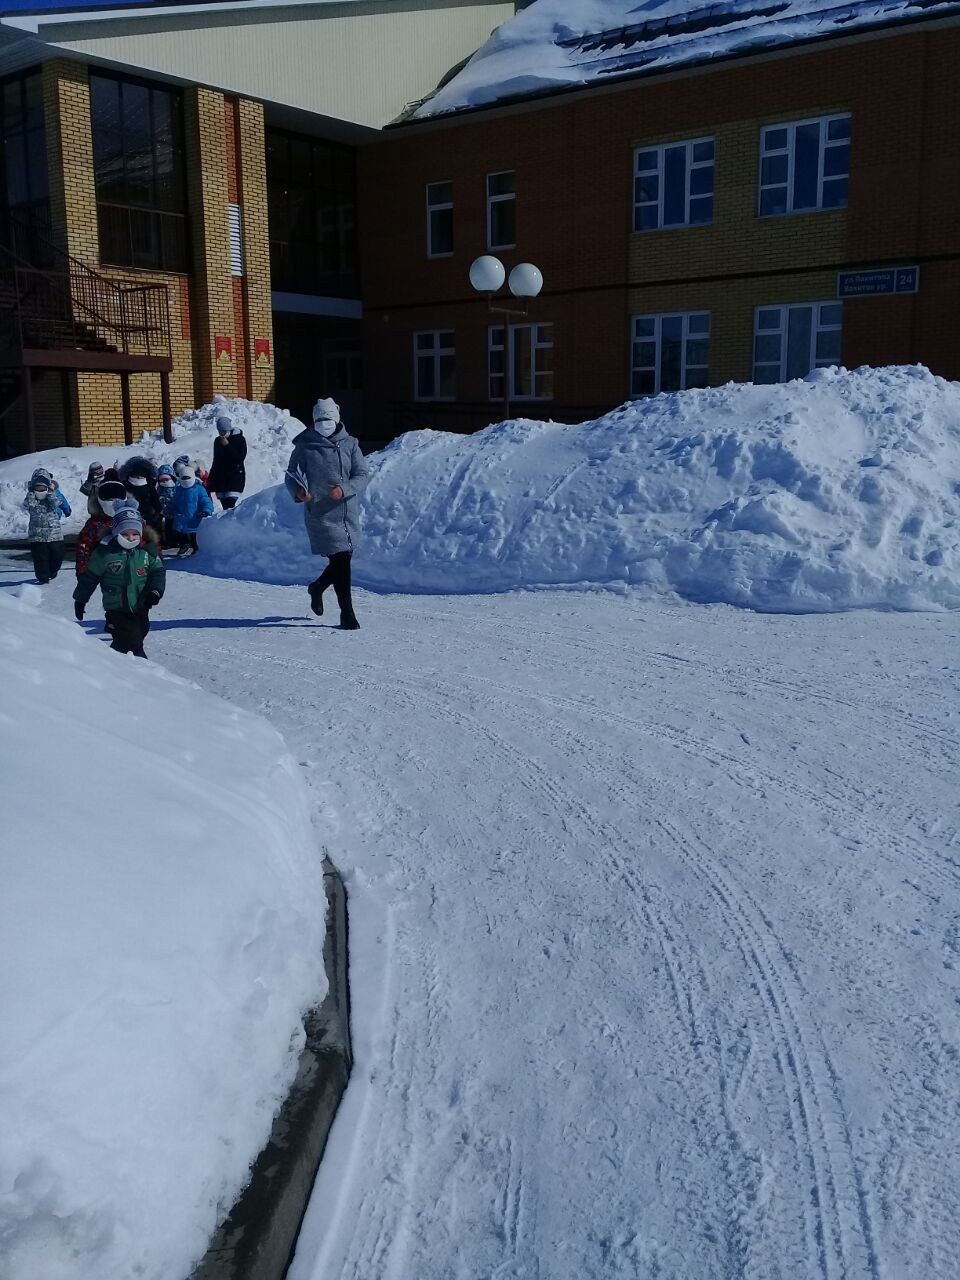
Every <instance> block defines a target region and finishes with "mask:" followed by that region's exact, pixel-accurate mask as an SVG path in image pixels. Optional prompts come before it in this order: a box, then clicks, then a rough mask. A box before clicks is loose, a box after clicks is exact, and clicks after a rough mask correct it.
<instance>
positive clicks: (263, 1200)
mask: <svg viewBox="0 0 960 1280" xmlns="http://www.w3.org/2000/svg"><path fill="white" fill-rule="evenodd" d="M323 882H324V887H325V888H326V893H327V904H328V917H327V935H326V939H325V942H324V947H323V963H324V968H325V969H326V972H327V982H328V984H329V990H328V992H327V996H326V999H325V1000H324V1002H323V1004H322V1005H321V1006H320V1007H319V1008H318V1009H313V1010H311V1011H310V1013H309V1014H307V1016H306V1017H305V1018H304V1028H305V1030H306V1033H307V1042H306V1044H305V1045H304V1048H303V1051H302V1053H301V1054H300V1061H299V1064H298V1067H297V1075H296V1078H295V1080H294V1082H293V1085H292V1087H291V1089H290V1093H289V1094H288V1095H287V1099H286V1101H285V1102H284V1104H283V1106H282V1107H281V1108H280V1111H279V1113H278V1114H277V1117H276V1119H275V1120H274V1122H273V1131H272V1133H271V1134H270V1141H269V1142H268V1143H267V1145H266V1146H265V1147H264V1149H263V1150H262V1151H261V1152H260V1155H259V1156H258V1157H257V1160H256V1163H255V1164H254V1166H253V1171H252V1173H251V1177H250V1182H249V1184H248V1186H247V1188H246V1190H245V1191H244V1192H243V1193H242V1194H241V1196H240V1199H239V1200H238V1201H237V1203H236V1204H235V1205H234V1206H233V1209H232V1210H231V1211H230V1216H229V1217H228V1218H227V1219H226V1221H225V1222H224V1223H223V1225H222V1226H221V1227H220V1229H219V1231H218V1232H217V1233H216V1235H215V1236H214V1238H213V1240H212V1241H211V1242H210V1247H209V1249H208V1250H207V1253H206V1256H205V1257H204V1258H203V1260H202V1261H201V1262H200V1264H199V1265H198V1266H197V1268H196V1270H195V1271H194V1272H193V1274H192V1276H191V1277H190V1280H282V1278H283V1276H284V1275H286V1272H287V1268H288V1266H289V1265H290V1262H291V1260H292V1258H293V1253H294V1249H295V1247H296V1243H297V1236H298V1235H299V1232H300V1224H301V1223H302V1221H303V1215H304V1213H305V1212H306V1208H307V1203H308V1201H309V1199H310V1194H311V1192H312V1190H313V1183H314V1179H315V1178H316V1176H317V1169H318V1168H319V1165H320V1158H321V1156H322V1155H323V1149H324V1146H325V1145H326V1141H327V1135H328V1134H329V1132H330V1126H331V1125H332V1124H333V1118H334V1116H335V1115H336V1113H337V1107H338V1106H339V1104H340V1099H341V1097H342V1096H343V1091H344V1089H345V1088H346V1086H347V1080H348V1078H349V1075H350V1068H351V1067H352V1065H353V1057H352V1054H351V1049H350V1003H349V992H348V988H347V897H346V891H345V890H344V887H343V881H342V880H341V879H340V875H339V873H338V871H337V870H336V868H335V867H334V865H333V863H332V862H330V861H329V859H324V864H323Z"/></svg>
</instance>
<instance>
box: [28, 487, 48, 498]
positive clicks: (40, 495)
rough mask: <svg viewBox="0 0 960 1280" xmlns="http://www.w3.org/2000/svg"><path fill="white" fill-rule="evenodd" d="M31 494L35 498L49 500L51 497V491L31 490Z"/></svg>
mask: <svg viewBox="0 0 960 1280" xmlns="http://www.w3.org/2000/svg"><path fill="white" fill-rule="evenodd" d="M30 492H31V493H32V494H33V496H34V497H35V498H49V497H50V490H49V489H31V490H30Z"/></svg>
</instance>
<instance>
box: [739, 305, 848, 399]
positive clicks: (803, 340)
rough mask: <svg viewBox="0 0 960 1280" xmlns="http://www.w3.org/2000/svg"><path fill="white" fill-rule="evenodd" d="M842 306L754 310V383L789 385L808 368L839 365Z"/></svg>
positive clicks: (801, 376) (807, 371)
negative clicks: (785, 383) (784, 383)
mask: <svg viewBox="0 0 960 1280" xmlns="http://www.w3.org/2000/svg"><path fill="white" fill-rule="evenodd" d="M842 339H843V304H842V303H840V302H812V303H803V304H802V305H800V306H793V307H757V310H756V314H755V320H754V338H753V380H754V382H789V381H790V380H791V379H793V378H803V377H805V375H806V374H808V373H809V372H810V370H811V369H822V368H825V367H826V366H828V365H831V364H839V363H840V349H841V343H842Z"/></svg>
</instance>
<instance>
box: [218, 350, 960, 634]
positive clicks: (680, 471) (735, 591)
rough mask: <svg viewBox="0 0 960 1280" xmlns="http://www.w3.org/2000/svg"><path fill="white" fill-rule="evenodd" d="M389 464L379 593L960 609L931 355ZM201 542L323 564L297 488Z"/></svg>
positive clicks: (957, 490) (370, 500)
mask: <svg viewBox="0 0 960 1280" xmlns="http://www.w3.org/2000/svg"><path fill="white" fill-rule="evenodd" d="M374 466H375V467H376V468H377V471H376V474H375V475H374V478H373V480H372V481H371V483H370V486H369V488H368V490H367V492H366V494H365V496H364V501H363V506H364V539H365V541H364V545H363V546H362V548H361V550H360V553H359V555H358V557H357V562H356V565H355V570H354V572H355V576H356V577H357V578H358V580H359V581H361V582H363V583H364V584H365V585H367V586H369V587H372V588H374V589H376V590H382V591H412V592H421V591H428V592H464V593H475V592H486V591H505V590H509V589H511V588H514V587H526V586H538V585H543V584H551V585H581V584H584V583H588V584H589V583H594V584H595V583H602V584H606V585H607V586H609V587H612V588H614V589H617V590H621V591H622V590H623V589H624V588H625V587H626V586H627V585H630V586H632V587H635V588H640V589H642V590H643V591H644V592H647V593H656V594H661V595H663V594H666V595H670V594H672V593H677V594H678V595H681V596H683V597H685V598H686V599H692V600H699V601H710V602H725V603H728V604H737V605H748V606H750V607H753V608H757V609H764V610H788V611H794V610H797V611H808V610H809V611H814V610H824V611H830V610H835V609H851V608H864V607H874V608H894V609H933V608H956V607H958V606H960V384H957V383H954V382H947V381H945V380H944V379H942V378H936V377H934V376H933V375H932V374H931V373H929V372H928V371H927V370H926V369H923V368H919V367H912V368H884V369H862V370H858V371H856V372H853V373H847V372H842V371H841V372H838V371H837V370H834V369H821V370H816V371H815V372H814V373H812V374H810V375H809V376H808V377H807V378H806V379H804V380H802V381H796V382H791V383H788V384H787V385H785V386H750V385H736V384H730V385H729V386H726V387H713V388H710V389H708V390H704V391H684V392H680V393H679V394H669V395H660V396H656V397H654V398H652V399H649V400H641V401H637V402H635V403H632V404H627V405H623V406H622V407H621V408H619V409H617V410H615V411H614V412H613V413H609V414H607V415H606V416H604V417H602V418H598V419H597V420H596V421H595V422H586V423H582V424H579V425H577V426H563V425H561V424H559V423H553V422H531V421H526V420H523V419H521V420H519V421H516V422H505V423H501V424H499V425H497V426H493V427H488V428H487V429H486V430H485V431H481V432H479V433H477V434H476V435H472V436H462V435H455V434H451V433H447V432H437V431H416V432H410V433H409V434H407V435H405V436H403V437H401V438H400V439H399V440H397V441H395V442H394V443H393V444H392V445H391V446H390V447H389V448H387V449H385V450H384V451H383V452H382V453H379V454H378V455H376V457H375V459H374ZM201 545H202V546H203V549H204V567H205V570H206V571H207V572H210V571H213V572H215V573H218V574H222V575H224V576H228V577H237V578H254V579H258V580H262V581H268V582H279V583H284V582H305V581H307V580H308V577H313V576H315V574H316V572H317V570H316V567H315V565H314V564H313V563H312V561H311V557H310V555H309V553H308V548H307V544H306V540H305V538H304V534H303V512H302V509H301V508H299V507H297V506H296V505H295V504H294V503H293V502H291V500H290V498H289V496H288V494H287V492H286V490H285V489H284V488H283V487H282V486H281V487H279V488H277V489H268V490H265V491H264V492H262V493H260V494H257V495H255V496H253V497H252V498H250V499H248V501H247V502H245V503H244V505H243V506H242V507H241V508H239V509H238V510H237V511H236V512H233V513H228V514H227V515H226V516H224V517H223V518H221V519H218V520H217V521H211V522H209V524H208V525H207V526H206V527H205V528H204V529H203V531H202V535H201Z"/></svg>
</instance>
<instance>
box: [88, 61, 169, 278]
mask: <svg viewBox="0 0 960 1280" xmlns="http://www.w3.org/2000/svg"><path fill="white" fill-rule="evenodd" d="M90 121H91V127H92V131H93V166H94V177H95V181H96V190H97V213H98V217H99V225H100V260H101V262H105V263H110V264H112V265H115V266H120V267H140V268H143V269H144V270H149V271H186V270H187V266H188V257H187V246H188V236H187V194H186V183H185V181H184V157H183V151H184V139H183V115H182V105H181V95H180V93H179V91H177V90H171V89H166V88H161V87H159V86H154V85H145V84H139V83H136V82H134V81H128V80H118V79H116V78H115V77H113V76H102V75H96V74H94V75H91V77H90Z"/></svg>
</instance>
